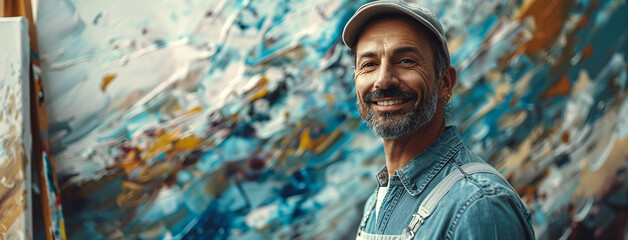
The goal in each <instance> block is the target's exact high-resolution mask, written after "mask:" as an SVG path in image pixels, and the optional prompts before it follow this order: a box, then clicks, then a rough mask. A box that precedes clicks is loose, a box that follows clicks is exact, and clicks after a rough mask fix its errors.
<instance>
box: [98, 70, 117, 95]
mask: <svg viewBox="0 0 628 240" xmlns="http://www.w3.org/2000/svg"><path fill="white" fill-rule="evenodd" d="M115 78H116V75H115V74H112V75H107V76H105V77H103V78H102V83H101V84H100V91H102V92H105V90H107V86H109V84H110V83H111V82H112V81H113V79H115Z"/></svg>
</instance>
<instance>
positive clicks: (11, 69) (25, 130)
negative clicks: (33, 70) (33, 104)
mask: <svg viewBox="0 0 628 240" xmlns="http://www.w3.org/2000/svg"><path fill="white" fill-rule="evenodd" d="M0 32H2V35H3V37H2V38H0V66H1V68H0V214H1V217H0V239H32V236H33V232H32V217H31V216H32V203H31V147H32V145H31V143H32V136H31V132H30V125H29V123H30V114H29V111H30V110H29V99H28V98H29V95H28V91H29V81H30V80H29V64H30V62H29V45H28V42H29V38H28V25H27V21H26V20H25V19H24V18H20V17H11V18H0Z"/></svg>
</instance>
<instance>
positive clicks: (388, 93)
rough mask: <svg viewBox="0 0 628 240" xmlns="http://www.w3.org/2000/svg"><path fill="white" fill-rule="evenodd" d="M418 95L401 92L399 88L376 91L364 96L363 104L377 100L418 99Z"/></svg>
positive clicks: (410, 92)
mask: <svg viewBox="0 0 628 240" xmlns="http://www.w3.org/2000/svg"><path fill="white" fill-rule="evenodd" d="M418 97H419V95H418V94H417V93H415V92H413V91H402V90H401V89H399V88H388V89H377V90H375V91H373V92H370V93H367V94H365V95H364V97H363V98H362V100H363V101H364V102H371V101H372V100H373V99H379V98H418Z"/></svg>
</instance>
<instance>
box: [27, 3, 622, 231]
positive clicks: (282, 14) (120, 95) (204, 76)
mask: <svg viewBox="0 0 628 240" xmlns="http://www.w3.org/2000/svg"><path fill="white" fill-rule="evenodd" d="M418 2H419V3H421V4H423V5H425V6H426V7H428V8H430V9H432V11H433V12H435V13H436V15H437V16H439V17H440V18H441V20H442V22H443V24H444V27H445V29H446V31H447V36H448V41H449V45H450V51H451V56H452V62H453V64H454V65H455V67H456V69H457V70H458V73H459V74H458V76H459V80H458V86H457V88H456V90H455V92H454V95H453V97H454V98H453V100H452V102H451V106H452V109H453V119H452V120H451V123H452V124H455V125H458V126H459V127H460V129H461V130H462V132H463V137H464V139H465V142H466V143H467V145H468V147H469V148H470V149H471V150H473V151H475V152H476V153H478V154H480V155H482V156H483V157H484V158H485V159H486V160H487V161H488V162H489V163H491V164H492V165H494V166H496V167H497V169H498V170H500V171H501V172H502V173H503V174H504V175H505V176H506V177H507V178H508V179H509V181H510V182H511V183H512V184H513V186H514V187H515V188H516V189H517V190H518V191H519V193H520V194H521V196H522V198H523V199H524V200H525V201H526V203H527V204H528V207H529V208H530V209H531V210H532V212H533V224H534V227H535V231H536V234H537V236H538V238H539V239H555V238H559V237H561V236H564V237H571V238H576V239H578V238H583V239H587V238H591V237H596V238H602V239H614V238H622V237H624V236H625V235H626V227H627V226H626V224H625V222H627V221H626V218H627V217H628V216H627V214H628V212H627V210H626V209H627V208H628V200H627V197H626V195H627V192H628V185H627V184H626V182H627V181H628V175H627V174H628V173H626V167H627V164H628V162H627V161H626V159H628V151H627V149H626V147H625V146H627V145H626V144H627V142H628V139H627V137H628V124H627V122H626V119H628V100H626V97H627V94H626V93H627V92H626V90H627V89H626V88H627V86H626V81H627V78H628V76H627V71H626V69H627V64H626V59H625V54H626V52H627V51H628V40H627V38H628V26H626V23H628V6H627V4H626V3H625V2H624V1H592V0H560V1H551V3H549V2H547V1H541V0H526V1H497V0H493V1H479V0H477V1H469V0H454V1H450V0H447V1H445V0H433V1H427V0H426V1H418ZM362 3H364V2H363V1H348V0H346V1H298V2H292V1H286V2H283V1H200V0H190V1H148V0H143V1H142V0H140V1H100V0H99V1H73V0H52V1H46V2H42V3H40V6H39V9H38V14H39V15H38V35H39V38H40V39H41V40H40V41H41V42H40V50H41V51H40V57H41V59H42V62H43V73H44V76H45V78H46V79H49V81H46V82H45V86H44V87H45V90H46V93H47V95H46V97H47V102H48V104H49V117H50V122H51V132H50V134H51V139H52V141H51V142H52V151H53V153H54V154H55V157H56V160H57V161H56V163H57V165H56V166H57V172H58V174H59V177H60V184H61V191H62V195H63V198H64V205H65V206H64V215H65V216H66V223H67V229H68V237H69V238H77V239H80V238H90V239H94V238H101V239H110V238H119V237H124V238H140V239H161V238H167V237H175V238H181V237H187V238H200V239H206V238H218V239H221V238H227V237H233V238H241V239H268V238H297V237H298V238H306V239H307V238H314V237H316V238H321V239H339V238H346V237H351V236H352V235H353V234H354V232H355V231H354V230H355V228H356V225H357V221H358V220H359V217H360V215H361V206H360V205H361V204H362V203H363V202H364V200H365V198H366V197H367V196H368V195H369V194H370V193H371V192H372V190H373V189H374V186H375V180H374V177H373V173H374V172H375V171H376V170H377V169H378V168H379V167H381V166H382V164H383V158H384V155H383V150H382V148H381V141H380V140H379V139H378V138H376V137H374V136H373V135H372V134H371V133H370V131H369V130H368V129H367V128H366V127H365V126H364V125H363V124H362V123H361V120H360V118H359V115H358V113H357V109H356V108H355V94H354V88H353V71H352V67H353V66H352V59H351V57H349V56H347V55H346V54H345V52H346V50H347V49H346V48H345V47H344V46H343V45H342V43H341V42H340V41H339V36H340V33H341V31H342V27H343V26H344V23H345V22H346V21H347V20H348V19H349V17H350V16H351V14H352V13H353V12H354V11H355V10H356V9H357V7H359V6H360V5H361V4H362Z"/></svg>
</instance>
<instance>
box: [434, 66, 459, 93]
mask: <svg viewBox="0 0 628 240" xmlns="http://www.w3.org/2000/svg"><path fill="white" fill-rule="evenodd" d="M457 79H458V75H457V73H456V69H455V68H454V67H453V66H448V67H447V68H445V71H443V76H441V79H440V81H439V82H438V98H439V99H446V98H447V97H451V93H452V91H453V90H454V87H455V86H456V81H457Z"/></svg>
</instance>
